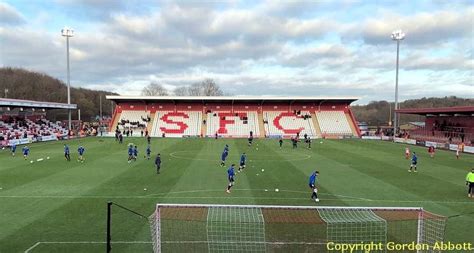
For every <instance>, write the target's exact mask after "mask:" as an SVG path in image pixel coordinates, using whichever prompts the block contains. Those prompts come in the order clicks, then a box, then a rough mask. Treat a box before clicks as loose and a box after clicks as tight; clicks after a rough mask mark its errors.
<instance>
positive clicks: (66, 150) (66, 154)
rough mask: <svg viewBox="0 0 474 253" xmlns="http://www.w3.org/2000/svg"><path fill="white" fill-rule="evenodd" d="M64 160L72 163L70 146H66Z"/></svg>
mask: <svg viewBox="0 0 474 253" xmlns="http://www.w3.org/2000/svg"><path fill="white" fill-rule="evenodd" d="M64 158H66V160H67V161H68V162H69V161H71V154H70V152H69V146H68V145H66V144H64Z"/></svg>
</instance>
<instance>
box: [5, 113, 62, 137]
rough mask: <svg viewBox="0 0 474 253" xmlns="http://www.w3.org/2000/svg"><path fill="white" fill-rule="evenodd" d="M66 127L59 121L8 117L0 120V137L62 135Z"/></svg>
mask: <svg viewBox="0 0 474 253" xmlns="http://www.w3.org/2000/svg"><path fill="white" fill-rule="evenodd" d="M67 133H68V131H67V129H66V128H65V127H64V126H63V125H62V123H61V122H59V121H58V122H51V121H49V120H47V119H38V120H36V121H32V120H30V119H25V118H21V117H8V118H7V119H3V118H2V120H1V121H0V137H1V138H2V139H3V140H14V139H21V138H31V139H37V138H38V137H43V136H55V137H56V136H64V135H67Z"/></svg>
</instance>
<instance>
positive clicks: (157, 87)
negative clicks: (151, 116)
mask: <svg viewBox="0 0 474 253" xmlns="http://www.w3.org/2000/svg"><path fill="white" fill-rule="evenodd" d="M142 95H143V96H168V91H167V90H166V89H165V88H164V87H163V86H161V84H157V83H154V82H151V83H150V84H148V85H147V86H145V87H144V88H143V90H142Z"/></svg>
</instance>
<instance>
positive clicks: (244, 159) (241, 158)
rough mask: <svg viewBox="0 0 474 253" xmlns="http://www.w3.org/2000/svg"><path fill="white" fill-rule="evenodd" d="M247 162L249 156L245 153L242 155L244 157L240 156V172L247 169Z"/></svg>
mask: <svg viewBox="0 0 474 253" xmlns="http://www.w3.org/2000/svg"><path fill="white" fill-rule="evenodd" d="M246 160H247V155H246V154H245V152H244V153H242V155H241V156H240V164H239V170H238V172H240V171H242V170H244V169H245V162H246Z"/></svg>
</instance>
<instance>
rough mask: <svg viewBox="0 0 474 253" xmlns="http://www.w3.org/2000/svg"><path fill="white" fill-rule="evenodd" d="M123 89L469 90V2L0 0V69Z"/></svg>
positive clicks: (473, 55) (472, 55) (473, 31)
mask: <svg viewBox="0 0 474 253" xmlns="http://www.w3.org/2000/svg"><path fill="white" fill-rule="evenodd" d="M64 26H69V27H72V28H73V29H74V30H75V36H74V37H73V38H72V39H71V43H70V45H71V83H72V85H73V86H77V87H85V88H93V89H103V90H109V91H114V92H118V93H120V94H122V95H136V94H139V93H140V91H141V89H142V88H143V86H145V85H146V84H148V83H150V82H151V81H153V82H157V83H160V84H162V85H164V86H165V87H166V88H168V89H170V90H172V89H174V88H176V87H179V86H183V85H189V84H191V83H194V82H197V81H199V80H202V79H203V78H213V79H215V80H216V82H217V83H218V84H219V85H220V86H221V87H222V88H223V90H224V91H225V92H227V93H230V94H233V95H295V96H306V95H312V96H345V95H348V96H358V97H360V98H361V99H360V101H359V103H362V104H364V103H367V102H369V101H372V100H382V99H386V100H393V99H394V95H393V94H394V86H395V59H396V43H395V42H394V41H392V40H391V39H390V34H391V32H392V31H393V30H396V29H399V28H400V29H402V30H403V31H404V32H405V33H406V38H405V40H404V41H402V43H401V50H400V79H399V84H400V98H401V100H405V99H410V98H420V97H423V96H445V95H456V96H462V97H474V4H473V2H472V1H469V0H465V1H464V0H456V1H451V0H432V1H422V0H420V1H411V0H379V1H352V0H345V1H344V0H341V1H325V0H324V1H322V0H318V1H291V2H280V3H277V1H272V0H268V1H262V2H257V1H233V0H229V1H203V2H201V1H196V0H189V1H179V2H176V1H142V0H131V1H123V2H121V1H116V0H47V1H30V0H0V65H1V66H12V67H22V68H27V69H30V70H34V71H40V72H44V73H47V74H49V75H52V76H54V77H57V78H59V79H62V80H65V79H66V65H65V62H66V42H65V39H64V38H63V37H61V33H60V31H61V29H62V28H63V27H64Z"/></svg>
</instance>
